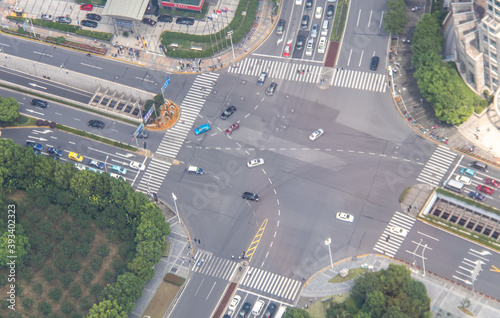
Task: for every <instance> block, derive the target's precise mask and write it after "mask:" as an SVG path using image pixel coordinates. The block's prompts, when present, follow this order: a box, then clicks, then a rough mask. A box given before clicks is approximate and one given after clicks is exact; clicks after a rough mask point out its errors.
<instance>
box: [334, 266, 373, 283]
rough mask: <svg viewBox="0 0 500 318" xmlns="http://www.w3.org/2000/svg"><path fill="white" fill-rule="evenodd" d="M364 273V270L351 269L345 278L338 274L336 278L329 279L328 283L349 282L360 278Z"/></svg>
mask: <svg viewBox="0 0 500 318" xmlns="http://www.w3.org/2000/svg"><path fill="white" fill-rule="evenodd" d="M364 272H366V268H353V269H350V270H349V274H348V275H347V276H346V277H342V276H340V274H338V275H337V276H335V277H333V278H332V279H330V280H329V281H328V282H329V283H334V284H338V283H343V282H347V281H348V280H351V279H354V278H356V277H358V276H360V275H361V274H363V273H364Z"/></svg>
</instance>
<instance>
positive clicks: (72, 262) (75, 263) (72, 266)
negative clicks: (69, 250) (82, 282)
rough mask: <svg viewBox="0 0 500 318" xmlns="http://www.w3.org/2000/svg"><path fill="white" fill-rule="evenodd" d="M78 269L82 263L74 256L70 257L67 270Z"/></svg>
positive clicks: (73, 270)
mask: <svg viewBox="0 0 500 318" xmlns="http://www.w3.org/2000/svg"><path fill="white" fill-rule="evenodd" d="M80 269H82V263H81V262H80V260H78V259H76V258H72V259H70V260H69V270H70V271H72V272H78V271H79V270H80Z"/></svg>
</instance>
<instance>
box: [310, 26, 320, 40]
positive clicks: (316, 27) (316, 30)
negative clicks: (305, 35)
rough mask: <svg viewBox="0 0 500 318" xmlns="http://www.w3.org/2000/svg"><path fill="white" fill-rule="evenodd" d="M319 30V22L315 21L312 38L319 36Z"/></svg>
mask: <svg viewBox="0 0 500 318" xmlns="http://www.w3.org/2000/svg"><path fill="white" fill-rule="evenodd" d="M318 30H319V26H318V24H317V23H314V24H313V26H312V28H311V37H312V38H316V37H317V36H318Z"/></svg>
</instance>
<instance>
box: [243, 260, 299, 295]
mask: <svg viewBox="0 0 500 318" xmlns="http://www.w3.org/2000/svg"><path fill="white" fill-rule="evenodd" d="M242 286H243V287H247V288H250V289H253V290H255V291H259V292H263V293H264V294H265V295H263V296H270V297H273V298H280V299H281V300H289V301H291V302H293V301H294V300H295V297H296V296H297V294H298V292H299V291H300V287H301V286H302V282H300V281H298V280H295V279H291V278H288V277H285V276H282V275H278V274H274V273H271V272H268V271H265V270H262V269H258V268H254V267H251V266H250V267H249V268H248V271H247V272H246V275H245V277H244V278H243V280H242V281H241V282H240V287H242Z"/></svg>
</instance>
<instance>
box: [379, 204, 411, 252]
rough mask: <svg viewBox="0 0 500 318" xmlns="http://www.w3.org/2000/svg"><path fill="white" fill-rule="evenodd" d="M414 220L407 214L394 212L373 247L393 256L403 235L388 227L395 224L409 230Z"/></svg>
mask: <svg viewBox="0 0 500 318" xmlns="http://www.w3.org/2000/svg"><path fill="white" fill-rule="evenodd" d="M415 220H416V219H415V218H413V217H411V216H409V215H406V214H403V213H400V212H396V213H395V214H394V216H393V217H392V219H391V220H390V221H389V224H387V227H386V228H385V230H384V233H382V235H381V236H380V238H379V239H378V241H377V243H376V244H375V247H374V248H373V249H374V250H375V251H377V252H379V253H382V254H385V255H387V256H390V257H394V255H396V253H397V252H398V249H399V247H400V246H401V244H403V241H404V240H405V237H404V236H401V235H397V234H394V233H391V232H390V231H389V228H390V227H391V226H394V225H395V226H399V227H400V228H403V229H405V230H407V231H408V232H409V231H410V230H411V228H412V226H413V223H415Z"/></svg>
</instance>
